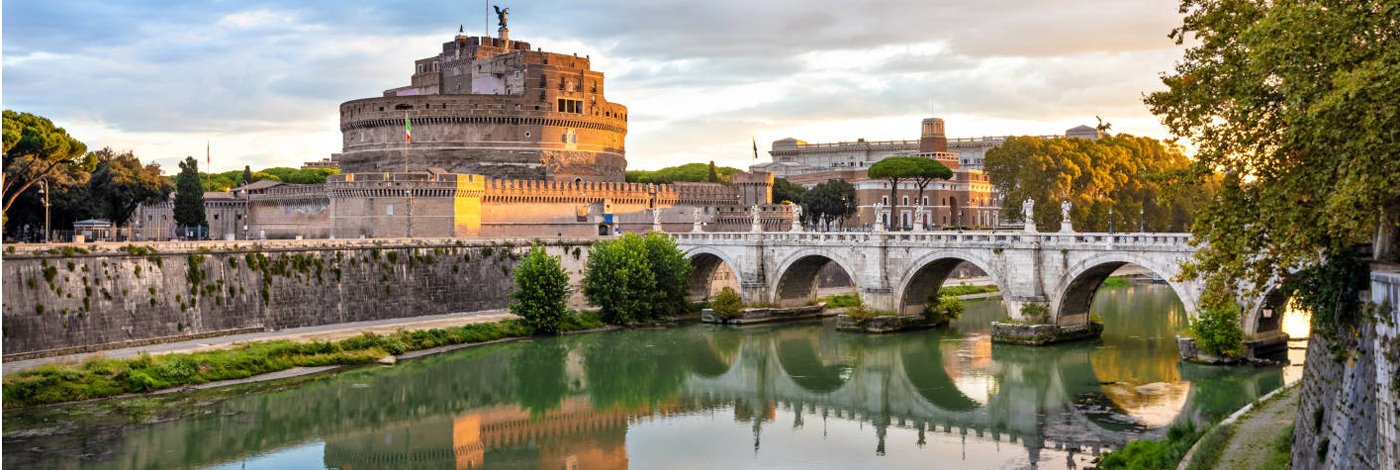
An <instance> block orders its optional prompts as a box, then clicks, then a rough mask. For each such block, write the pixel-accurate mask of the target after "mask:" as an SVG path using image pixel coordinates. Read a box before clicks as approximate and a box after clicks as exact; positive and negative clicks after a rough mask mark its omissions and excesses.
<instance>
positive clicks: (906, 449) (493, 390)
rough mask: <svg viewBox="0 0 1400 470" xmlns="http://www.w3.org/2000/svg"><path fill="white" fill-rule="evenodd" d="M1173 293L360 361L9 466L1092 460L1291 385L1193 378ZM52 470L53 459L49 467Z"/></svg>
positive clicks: (16, 450)
mask: <svg viewBox="0 0 1400 470" xmlns="http://www.w3.org/2000/svg"><path fill="white" fill-rule="evenodd" d="M1174 302H1175V297H1174V295H1172V294H1171V292H1170V290H1169V289H1168V288H1166V287H1165V286H1136V287H1133V288H1131V289H1105V290H1103V291H1102V292H1101V293H1100V295H1099V302H1096V304H1095V306H1094V311H1095V312H1096V313H1098V314H1099V315H1101V316H1102V317H1103V318H1104V321H1105V323H1106V324H1107V325H1108V328H1107V330H1106V333H1105V335H1104V337H1103V339H1101V340H1099V341H1096V342H1090V343H1075V344H1067V345H1060V346H1054V347H1042V348H1031V347H1015V346H1003V345H995V346H994V345H992V344H991V342H990V340H989V338H988V337H987V330H988V323H989V322H990V321H991V320H992V319H994V318H997V317H1000V316H1002V315H1004V312H1003V311H1002V309H1001V306H1000V302H998V301H995V300H993V301H985V302H976V303H969V305H968V309H967V312H966V314H965V316H964V317H963V318H962V319H960V320H958V321H957V322H956V323H955V325H954V328H953V329H952V330H950V331H946V332H920V333H910V334H898V335H888V336H878V337H875V336H863V335H851V334H843V333H838V332H835V331H834V330H833V329H832V328H831V326H830V325H823V324H820V323H809V324H803V325H790V326H766V327H752V328H743V329H735V328H714V327H708V326H687V327H681V328H672V329H662V330H651V331H625V332H615V333H606V334H594V335H582V336H569V337H563V338H555V339H540V340H533V341H526V342H518V343H510V344H502V345H494V346H487V347H481V348H472V349H467V350H463V351H459V352H456V353H450V354H446V355H440V356H434V357H428V358H424V359H421V360H414V361H405V362H402V363H400V364H399V365H397V366H394V367H392V368H363V369H355V370H349V371H345V372H341V373H338V374H334V375H332V376H330V377H327V378H325V379H324V380H317V381H312V382H309V383H306V384H304V385H299V386H296V387H293V388H290V389H286V390H280V391H271V392H262V393H254V394H250V395H247V396H242V397H239V398H234V399H229V400H226V401H222V402H219V403H217V404H213V405H210V406H208V407H207V408H206V409H204V410H202V411H201V412H200V413H197V414H195V415H194V416H190V417H187V418H184V419H179V420H175V421H170V422H163V423H158V424H152V425H146V426H141V427H136V428H131V429H125V430H122V431H120V432H110V431H88V430H86V428H85V426H83V425H82V423H78V425H77V426H76V427H75V428H74V429H75V430H74V431H73V432H72V433H69V434H65V435H62V436H57V437H45V438H21V437H18V436H20V435H21V434H22V433H17V432H15V431H16V430H14V429H10V428H9V425H8V424H7V428H6V442H5V444H6V446H5V449H6V450H5V454H4V464H5V465H7V466H8V465H15V466H17V467H33V466H44V467H49V466H52V467H95V468H181V467H208V466H217V465H240V466H241V465H243V464H244V463H246V464H247V466H248V468H258V467H264V468H277V467H288V466H302V465H303V462H305V457H306V454H307V453H309V452H314V451H315V450H316V449H320V450H321V452H322V459H321V464H323V465H324V466H326V467H328V468H345V469H352V468H353V469H379V468H385V469H387V468H408V467H413V468H454V469H464V468H479V467H482V466H486V467H490V468H499V467H506V468H510V467H522V468H536V467H555V468H558V467H564V468H622V467H627V466H629V464H636V466H638V467H644V468H655V467H668V468H685V467H694V468H714V467H726V468H728V467H737V468H762V467H771V466H778V465H785V466H796V467H830V466H843V467H866V466H881V467H895V468H898V467H922V466H926V465H927V463H928V462H929V461H930V460H929V459H936V461H940V462H945V461H946V462H951V461H959V462H963V464H962V465H964V466H971V467H975V468H982V467H1007V466H1010V467H1018V466H1028V465H1037V466H1040V467H1075V466H1082V465H1084V463H1085V462H1087V460H1088V459H1089V458H1090V457H1091V454H1093V453H1095V452H1097V451H1098V450H1100V449H1103V448H1111V447H1117V446H1121V445H1123V444H1124V443H1126V442H1127V441H1128V440H1130V439H1133V438H1137V437H1139V436H1141V435H1143V434H1148V435H1153V434H1160V433H1161V432H1163V427H1164V426H1166V425H1167V424H1169V423H1170V422H1172V421H1174V420H1181V419H1213V418H1216V417H1219V416H1221V415H1223V414H1225V413H1228V412H1230V411H1233V410H1234V409H1235V408H1237V407H1239V406H1241V405H1242V404H1243V403H1245V402H1247V401H1249V400H1251V399H1253V398H1254V397H1257V396H1259V395H1262V394H1263V393H1267V392H1268V391H1270V390H1272V389H1274V388H1277V387H1279V386H1280V385H1281V384H1282V383H1283V377H1282V375H1281V373H1280V369H1279V368H1253V367H1245V368H1214V367H1202V366H1190V365H1179V364H1178V363H1177V361H1176V350H1175V346H1174V340H1173V336H1174V333H1175V331H1176V330H1177V329H1179V328H1180V326H1181V325H1182V324H1183V323H1182V322H1183V321H1184V319H1183V318H1181V313H1180V312H1181V309H1180V305H1179V303H1174ZM40 464H42V465H40Z"/></svg>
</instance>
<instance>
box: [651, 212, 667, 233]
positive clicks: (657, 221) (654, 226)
mask: <svg viewBox="0 0 1400 470" xmlns="http://www.w3.org/2000/svg"><path fill="white" fill-rule="evenodd" d="M651 231H653V232H664V231H665V230H662V229H661V208H660V207H657V208H653V209H652V210H651Z"/></svg>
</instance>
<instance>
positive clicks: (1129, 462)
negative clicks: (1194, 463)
mask: <svg viewBox="0 0 1400 470" xmlns="http://www.w3.org/2000/svg"><path fill="white" fill-rule="evenodd" d="M1203 433H1204V430H1203V429H1197V428H1196V425H1195V424H1194V423H1191V422H1189V421H1188V422H1186V423H1184V424H1174V425H1172V427H1171V429H1168V430H1167V438H1166V439H1162V440H1151V439H1139V440H1136V441H1133V442H1129V443H1128V445H1126V446H1124V447H1123V448H1122V449H1119V450H1115V451H1112V452H1108V453H1105V454H1103V456H1101V457H1099V464H1098V467H1097V468H1099V469H1100V470H1113V469H1120V468H1123V469H1143V470H1150V469H1161V470H1169V469H1174V468H1176V466H1177V464H1178V463H1180V462H1181V458H1182V457H1185V456H1186V452H1187V451H1189V450H1191V445H1192V444H1195V443H1196V439H1200V437H1201V434H1203Z"/></svg>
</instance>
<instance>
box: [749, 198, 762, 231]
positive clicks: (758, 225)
mask: <svg viewBox="0 0 1400 470" xmlns="http://www.w3.org/2000/svg"><path fill="white" fill-rule="evenodd" d="M749 213H751V214H753V226H752V227H749V231H750V232H754V233H757V232H762V231H763V222H762V221H760V220H759V219H758V204H754V205H753V206H750V207H749Z"/></svg>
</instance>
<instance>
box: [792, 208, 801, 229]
mask: <svg viewBox="0 0 1400 470" xmlns="http://www.w3.org/2000/svg"><path fill="white" fill-rule="evenodd" d="M789 231H790V232H801V231H802V206H801V205H799V204H793V205H792V229H790V230H789Z"/></svg>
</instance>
